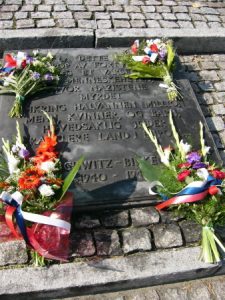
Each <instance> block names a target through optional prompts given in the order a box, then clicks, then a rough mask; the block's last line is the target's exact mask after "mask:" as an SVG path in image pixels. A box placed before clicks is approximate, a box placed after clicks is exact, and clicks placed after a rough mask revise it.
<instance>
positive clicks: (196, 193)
mask: <svg viewBox="0 0 225 300" xmlns="http://www.w3.org/2000/svg"><path fill="white" fill-rule="evenodd" d="M197 174H198V176H199V177H201V178H203V179H205V180H204V181H194V182H191V183H190V184H188V185H187V186H186V187H185V188H184V189H182V190H181V191H180V192H178V193H176V194H175V196H173V197H172V198H170V199H168V198H166V197H165V196H164V195H161V197H162V198H163V200H165V201H164V202H162V203H160V204H158V205H156V209H157V210H161V209H164V208H166V207H168V206H170V205H173V204H181V203H191V202H196V201H200V200H203V199H204V198H205V197H206V196H207V195H208V193H209V188H210V187H211V186H218V185H221V183H222V181H221V180H220V179H216V178H214V177H213V176H212V175H210V174H209V173H208V171H207V170H206V169H205V168H202V169H199V170H198V171H197ZM156 186H161V187H163V185H162V184H161V182H159V181H154V182H152V183H151V184H150V187H149V193H150V195H156V194H157V193H155V192H154V191H153V190H152V189H153V188H154V187H156Z"/></svg>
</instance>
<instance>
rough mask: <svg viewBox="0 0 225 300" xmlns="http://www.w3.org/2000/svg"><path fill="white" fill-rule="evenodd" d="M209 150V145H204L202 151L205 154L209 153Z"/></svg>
mask: <svg viewBox="0 0 225 300" xmlns="http://www.w3.org/2000/svg"><path fill="white" fill-rule="evenodd" d="M209 150H210V147H208V146H205V147H204V153H205V155H206V154H208V153H209Z"/></svg>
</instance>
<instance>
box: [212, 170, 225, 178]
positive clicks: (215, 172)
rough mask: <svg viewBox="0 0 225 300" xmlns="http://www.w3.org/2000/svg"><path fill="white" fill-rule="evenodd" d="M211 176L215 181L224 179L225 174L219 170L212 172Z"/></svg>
mask: <svg viewBox="0 0 225 300" xmlns="http://www.w3.org/2000/svg"><path fill="white" fill-rule="evenodd" d="M211 174H212V176H213V177H215V178H216V179H224V178H225V172H222V171H219V170H212V171H211Z"/></svg>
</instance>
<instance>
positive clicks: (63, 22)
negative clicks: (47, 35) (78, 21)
mask: <svg viewBox="0 0 225 300" xmlns="http://www.w3.org/2000/svg"><path fill="white" fill-rule="evenodd" d="M57 22H58V26H59V27H64V28H71V27H76V25H75V21H74V20H73V19H59V20H57Z"/></svg>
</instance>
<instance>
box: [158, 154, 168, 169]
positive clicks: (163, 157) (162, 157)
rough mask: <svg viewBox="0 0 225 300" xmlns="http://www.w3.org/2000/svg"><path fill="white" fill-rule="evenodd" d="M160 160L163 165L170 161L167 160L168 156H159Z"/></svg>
mask: <svg viewBox="0 0 225 300" xmlns="http://www.w3.org/2000/svg"><path fill="white" fill-rule="evenodd" d="M160 160H161V162H162V163H163V164H164V165H165V166H167V167H169V165H170V162H169V160H168V158H166V156H161V157H160Z"/></svg>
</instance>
